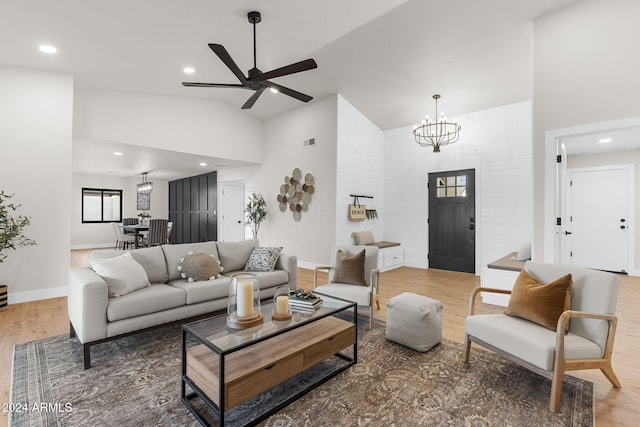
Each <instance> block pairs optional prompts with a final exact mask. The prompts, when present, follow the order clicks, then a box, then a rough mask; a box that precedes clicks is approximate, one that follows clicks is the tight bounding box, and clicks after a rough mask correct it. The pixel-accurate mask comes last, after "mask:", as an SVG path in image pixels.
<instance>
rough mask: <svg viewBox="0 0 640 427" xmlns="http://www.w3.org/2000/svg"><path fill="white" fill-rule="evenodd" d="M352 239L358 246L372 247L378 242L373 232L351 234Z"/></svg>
mask: <svg viewBox="0 0 640 427" xmlns="http://www.w3.org/2000/svg"><path fill="white" fill-rule="evenodd" d="M351 237H353V238H354V239H355V241H356V245H360V246H361V245H370V244H372V243H375V242H376V240H375V239H374V238H373V233H371V231H369V230H366V231H354V232H353V233H351Z"/></svg>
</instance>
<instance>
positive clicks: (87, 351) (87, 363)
mask: <svg viewBox="0 0 640 427" xmlns="http://www.w3.org/2000/svg"><path fill="white" fill-rule="evenodd" d="M82 358H83V359H84V369H85V370H87V369H89V368H90V367H91V346H90V345H89V344H82Z"/></svg>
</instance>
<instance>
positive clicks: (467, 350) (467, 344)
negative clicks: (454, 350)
mask: <svg viewBox="0 0 640 427" xmlns="http://www.w3.org/2000/svg"><path fill="white" fill-rule="evenodd" d="M470 354H471V340H470V339H469V335H467V334H464V349H463V350H462V360H463V361H464V363H469V355H470Z"/></svg>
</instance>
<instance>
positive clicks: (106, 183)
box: [71, 174, 169, 249]
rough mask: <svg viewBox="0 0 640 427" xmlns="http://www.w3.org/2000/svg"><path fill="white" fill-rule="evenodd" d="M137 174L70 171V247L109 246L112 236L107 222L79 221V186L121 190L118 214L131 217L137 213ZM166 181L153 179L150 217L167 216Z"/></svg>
mask: <svg viewBox="0 0 640 427" xmlns="http://www.w3.org/2000/svg"><path fill="white" fill-rule="evenodd" d="M139 182H140V178H139V177H135V178H122V177H117V176H111V175H89V174H73V179H72V185H71V249H90V248H102V247H113V246H114V244H115V237H114V235H113V230H112V226H111V223H102V224H86V223H85V224H83V223H82V197H81V194H82V188H85V187H86V188H105V189H110V190H122V199H123V200H122V217H123V218H133V217H136V216H137V214H138V210H137V209H136V208H137V194H136V186H137V184H138V183H139ZM168 201H169V182H168V181H164V180H158V179H154V180H153V192H152V193H151V209H149V213H150V214H151V217H152V218H168V217H169V202H168Z"/></svg>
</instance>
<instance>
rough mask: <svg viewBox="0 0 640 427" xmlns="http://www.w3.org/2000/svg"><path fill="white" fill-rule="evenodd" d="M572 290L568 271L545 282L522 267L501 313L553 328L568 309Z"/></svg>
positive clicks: (554, 328) (571, 281)
mask: <svg viewBox="0 0 640 427" xmlns="http://www.w3.org/2000/svg"><path fill="white" fill-rule="evenodd" d="M572 289H573V280H572V278H571V274H567V275H566V276H562V277H560V278H559V279H556V280H554V281H553V282H551V283H549V284H545V283H540V282H539V281H538V280H537V279H536V278H535V277H533V276H531V275H530V274H529V273H528V272H527V271H525V270H524V269H523V270H522V271H521V272H520V275H519V276H518V278H517V279H516V282H515V284H514V285H513V290H512V291H511V299H509V306H508V307H507V309H506V310H505V312H504V313H505V314H508V315H509V316H515V317H521V318H523V319H527V320H529V321H531V322H534V323H537V324H539V325H542V326H544V327H546V328H549V329H551V330H553V331H555V330H556V327H557V324H558V319H559V318H560V315H561V314H562V313H563V312H564V311H566V310H569V309H570V308H571V291H572ZM565 332H566V331H565Z"/></svg>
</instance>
